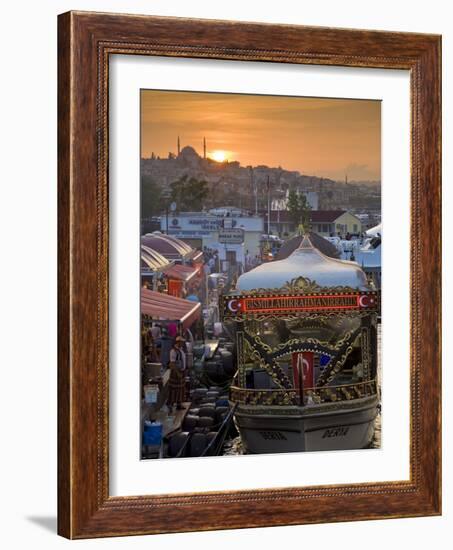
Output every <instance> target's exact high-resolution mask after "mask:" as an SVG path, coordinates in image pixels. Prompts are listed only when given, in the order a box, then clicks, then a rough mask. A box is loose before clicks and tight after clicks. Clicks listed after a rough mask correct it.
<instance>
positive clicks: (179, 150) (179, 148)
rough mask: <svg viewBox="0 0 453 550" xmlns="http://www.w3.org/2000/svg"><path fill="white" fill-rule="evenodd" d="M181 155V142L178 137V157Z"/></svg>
mask: <svg viewBox="0 0 453 550" xmlns="http://www.w3.org/2000/svg"><path fill="white" fill-rule="evenodd" d="M180 154H181V142H180V141H179V136H178V157H179V155H180Z"/></svg>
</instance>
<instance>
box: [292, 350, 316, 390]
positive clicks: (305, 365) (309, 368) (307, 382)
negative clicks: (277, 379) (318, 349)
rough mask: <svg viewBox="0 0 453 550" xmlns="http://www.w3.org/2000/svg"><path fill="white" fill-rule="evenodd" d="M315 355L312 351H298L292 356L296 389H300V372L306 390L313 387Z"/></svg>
mask: <svg viewBox="0 0 453 550" xmlns="http://www.w3.org/2000/svg"><path fill="white" fill-rule="evenodd" d="M313 359H314V354H313V352H311V351H296V352H294V353H293V354H292V366H293V379H294V387H295V388H298V387H299V372H301V373H302V376H303V378H302V383H303V387H304V388H312V387H313V382H314V380H313V376H314V360H313Z"/></svg>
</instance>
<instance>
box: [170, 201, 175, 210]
mask: <svg viewBox="0 0 453 550" xmlns="http://www.w3.org/2000/svg"><path fill="white" fill-rule="evenodd" d="M170 210H171V211H172V212H174V211H175V210H176V203H175V202H172V203H171V204H170Z"/></svg>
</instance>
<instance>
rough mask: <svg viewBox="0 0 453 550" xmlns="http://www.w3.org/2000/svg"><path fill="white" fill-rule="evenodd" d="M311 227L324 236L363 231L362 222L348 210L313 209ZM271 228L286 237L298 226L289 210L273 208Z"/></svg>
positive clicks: (280, 235)
mask: <svg viewBox="0 0 453 550" xmlns="http://www.w3.org/2000/svg"><path fill="white" fill-rule="evenodd" d="M266 221H267V220H266ZM266 227H267V223H266ZM310 229H311V231H313V232H314V233H317V234H318V235H321V236H322V237H329V236H331V235H338V233H340V235H341V236H342V237H344V236H345V235H346V234H347V233H350V234H355V233H361V232H362V223H361V221H360V219H359V218H358V217H357V216H354V214H351V212H348V211H347V210H311V211H310ZM270 230H271V232H272V233H273V234H274V235H278V236H279V237H285V236H289V235H292V234H293V233H294V232H295V231H296V230H297V227H296V224H295V223H294V222H293V221H292V219H291V215H290V213H289V212H288V210H281V211H280V210H271V223H270Z"/></svg>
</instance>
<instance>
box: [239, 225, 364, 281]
mask: <svg viewBox="0 0 453 550" xmlns="http://www.w3.org/2000/svg"><path fill="white" fill-rule="evenodd" d="M298 277H304V278H305V279H309V280H310V281H311V282H314V283H316V284H317V285H319V286H320V287H336V286H344V287H349V288H352V289H354V290H370V287H369V286H368V283H367V279H366V275H365V273H364V272H363V271H362V269H361V268H360V266H359V265H358V264H357V263H356V262H350V261H347V260H337V259H334V258H329V257H328V256H325V255H324V254H323V253H322V252H320V251H319V250H318V249H317V248H315V247H314V246H313V244H312V242H311V240H310V238H309V237H308V235H305V236H304V238H303V239H302V242H301V244H300V246H299V248H297V249H296V250H295V251H294V252H293V253H292V254H291V255H290V256H288V257H287V258H285V259H284V260H279V261H275V262H268V263H264V264H261V265H260V266H258V267H256V268H255V269H252V270H251V271H249V272H247V273H244V274H243V275H241V276H240V277H239V279H238V281H237V288H238V290H240V291H249V290H254V289H258V288H259V289H269V290H273V289H279V288H283V287H284V286H286V285H287V283H289V281H291V280H293V279H297V278H298Z"/></svg>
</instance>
